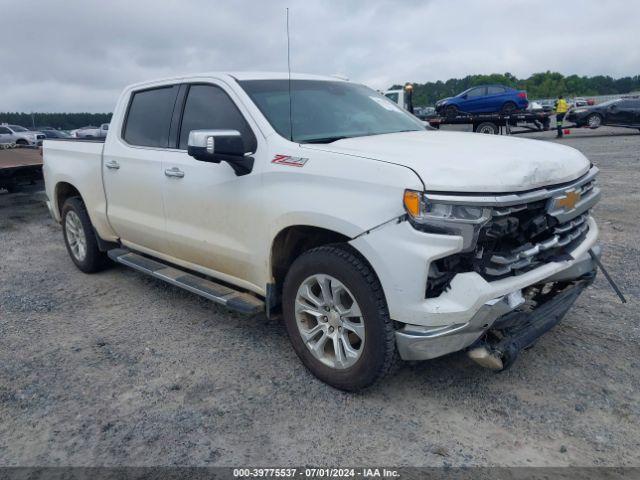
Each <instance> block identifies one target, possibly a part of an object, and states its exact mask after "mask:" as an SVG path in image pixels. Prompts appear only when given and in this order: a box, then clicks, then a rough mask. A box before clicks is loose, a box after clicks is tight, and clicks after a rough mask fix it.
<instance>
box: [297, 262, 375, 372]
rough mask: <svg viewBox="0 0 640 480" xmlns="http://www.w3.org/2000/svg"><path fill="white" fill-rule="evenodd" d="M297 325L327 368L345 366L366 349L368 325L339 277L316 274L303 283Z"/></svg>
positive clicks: (300, 288) (298, 299) (306, 341)
mask: <svg viewBox="0 0 640 480" xmlns="http://www.w3.org/2000/svg"><path fill="white" fill-rule="evenodd" d="M295 315H296V325H297V326H298V331H299V332H300V336H301V337H302V341H303V342H304V344H305V345H306V346H307V348H308V349H309V351H310V352H311V353H312V355H313V356H314V357H315V358H317V359H318V360H320V361H321V362H322V363H324V364H325V365H327V366H328V367H331V368H335V369H345V368H349V367H351V366H352V365H353V364H355V363H356V362H357V361H358V359H359V358H360V356H361V355H362V352H363V351H364V337H365V333H364V332H365V327H364V321H363V318H362V312H361V311H360V307H359V306H358V302H356V300H355V297H354V296H353V294H352V293H351V292H350V291H349V289H348V288H347V287H346V286H344V285H343V284H342V283H341V282H340V281H339V280H337V279H336V278H334V277H332V276H330V275H324V274H315V275H312V276H310V277H308V278H307V279H305V281H304V282H302V284H301V285H300V287H299V288H298V292H297V294H296V304H295Z"/></svg>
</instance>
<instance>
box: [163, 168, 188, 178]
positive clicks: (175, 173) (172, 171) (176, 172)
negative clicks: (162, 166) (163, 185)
mask: <svg viewBox="0 0 640 480" xmlns="http://www.w3.org/2000/svg"><path fill="white" fill-rule="evenodd" d="M164 174H165V175H166V176H167V177H176V178H182V177H184V172H183V171H182V170H180V169H179V168H178V167H173V168H167V169H166V170H165V171H164Z"/></svg>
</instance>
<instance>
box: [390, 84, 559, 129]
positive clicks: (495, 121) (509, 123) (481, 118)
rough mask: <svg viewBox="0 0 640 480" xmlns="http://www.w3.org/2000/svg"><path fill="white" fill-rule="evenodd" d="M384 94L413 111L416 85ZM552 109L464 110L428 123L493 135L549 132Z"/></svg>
mask: <svg viewBox="0 0 640 480" xmlns="http://www.w3.org/2000/svg"><path fill="white" fill-rule="evenodd" d="M384 95H385V96H386V97H387V98H388V99H390V100H391V101H393V102H394V103H397V104H398V105H399V106H401V107H402V108H404V109H405V110H407V111H409V112H410V113H413V86H412V85H411V84H406V85H405V86H404V88H403V89H394V90H387V91H386V92H384ZM552 115H553V112H546V111H524V112H514V113H511V114H501V113H497V112H496V113H464V112H460V113H459V114H458V115H455V116H442V115H434V116H431V117H428V118H427V119H426V122H427V123H428V124H429V125H430V126H431V127H433V128H436V129H439V128H440V126H442V125H471V126H472V129H473V131H474V132H476V133H488V134H491V135H498V134H506V135H516V134H519V133H527V132H538V131H542V130H544V131H547V130H549V128H550V125H551V116H552Z"/></svg>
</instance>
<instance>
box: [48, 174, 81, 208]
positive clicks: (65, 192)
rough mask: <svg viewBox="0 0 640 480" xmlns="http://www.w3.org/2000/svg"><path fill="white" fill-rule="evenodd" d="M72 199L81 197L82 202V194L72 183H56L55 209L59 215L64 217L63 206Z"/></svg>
mask: <svg viewBox="0 0 640 480" xmlns="http://www.w3.org/2000/svg"><path fill="white" fill-rule="evenodd" d="M71 197H80V199H81V200H82V194H81V193H80V191H79V190H78V189H77V188H76V187H75V186H74V185H72V184H71V183H69V182H64V181H61V182H58V183H56V186H55V190H54V201H55V205H54V208H55V210H56V212H58V215H60V216H62V206H63V205H64V202H66V201H67V199H69V198H71ZM83 202H84V200H83Z"/></svg>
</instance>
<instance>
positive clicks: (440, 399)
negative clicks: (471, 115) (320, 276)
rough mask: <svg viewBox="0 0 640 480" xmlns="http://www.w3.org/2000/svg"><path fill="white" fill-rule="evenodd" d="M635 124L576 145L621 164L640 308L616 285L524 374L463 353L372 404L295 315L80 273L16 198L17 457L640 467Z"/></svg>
mask: <svg viewBox="0 0 640 480" xmlns="http://www.w3.org/2000/svg"><path fill="white" fill-rule="evenodd" d="M617 132H619V134H615V135H612V134H610V133H608V131H607V130H606V129H600V130H598V131H597V132H579V133H578V134H575V135H573V134H572V135H569V136H568V137H567V138H566V139H564V140H562V142H563V143H565V144H567V145H571V146H574V147H576V148H578V149H580V150H582V151H583V152H584V153H585V154H586V155H587V156H588V157H589V158H590V159H591V160H592V161H593V162H594V163H595V164H596V165H598V166H599V167H600V169H601V175H600V183H601V185H602V187H603V190H604V197H603V200H602V202H601V203H600V205H599V206H598V207H597V208H596V217H597V219H598V221H599V224H600V228H601V238H602V243H603V245H604V247H605V257H604V263H605V264H606V265H607V266H608V267H609V269H610V271H611V273H612V275H613V276H614V277H615V278H616V279H617V280H618V282H619V284H620V286H621V288H622V289H623V291H624V292H625V293H626V295H627V297H628V299H629V303H628V304H626V305H621V304H620V303H619V302H618V300H617V299H616V297H615V295H614V294H613V293H612V292H611V290H610V289H609V287H608V286H607V284H606V283H605V281H604V279H603V277H602V276H600V277H599V278H598V280H597V281H596V283H595V285H594V286H593V287H591V288H590V289H589V290H587V291H586V292H585V294H584V295H583V296H582V297H581V298H580V299H579V301H578V303H577V305H576V306H575V307H574V308H573V310H571V312H570V313H569V315H568V316H567V317H566V318H565V320H564V321H563V322H562V323H561V324H560V325H559V326H557V327H556V328H555V329H554V330H553V331H552V332H550V333H549V334H547V335H546V336H545V337H543V338H542V339H541V340H540V341H539V342H538V344H537V345H536V346H535V347H534V348H533V349H531V350H529V351H527V352H525V353H524V354H522V356H521V358H520V359H519V361H518V362H517V363H516V365H515V366H514V367H513V368H512V369H511V370H509V371H507V372H505V373H501V374H493V373H491V372H489V371H486V370H483V369H481V368H480V367H477V366H475V365H474V364H473V363H472V362H470V361H469V360H468V359H467V358H466V357H465V356H464V355H462V354H454V355H450V356H448V357H445V358H441V359H437V360H434V361H431V362H424V363H417V364H411V365H409V364H406V365H404V366H402V367H401V368H400V370H399V371H398V372H397V374H396V375H395V376H394V377H392V378H388V379H387V380H385V381H384V382H382V383H381V384H379V385H377V386H376V387H374V388H372V389H370V390H368V391H366V392H364V393H361V394H357V395H352V394H346V393H342V392H339V391H336V390H333V389H332V388H330V387H328V386H326V385H324V384H322V383H320V382H319V381H317V380H315V379H314V378H313V377H312V376H311V375H310V374H308V373H307V372H306V371H305V370H304V368H303V367H302V365H301V364H300V362H299V361H298V360H297V358H296V356H295V354H294V353H293V350H292V349H291V347H290V346H289V342H288V340H287V337H286V333H285V330H284V327H283V326H282V325H281V324H280V323H278V322H271V321H268V320H266V319H265V318H264V317H263V316H257V317H254V318H245V317H242V316H236V315H234V314H230V313H228V312H227V311H225V310H224V309H222V308H218V307H217V306H215V305H213V304H212V303H209V302H207V301H205V300H202V299H200V298H198V297H196V296H194V295H191V294H189V293H186V292H183V291H181V290H178V289H176V288H173V287H170V286H166V285H164V284H162V283H160V282H158V281H154V280H152V279H149V278H147V277H145V276H143V275H141V274H138V273H135V272H133V271H131V270H127V269H125V268H121V267H116V266H114V267H113V268H111V269H110V270H108V271H106V272H104V273H101V274H97V275H90V276H89V275H84V274H82V273H80V272H79V271H78V270H76V268H75V267H74V266H73V264H72V263H71V261H70V260H69V258H68V256H67V253H66V251H65V249H64V246H63V243H62V238H61V230H60V227H59V226H58V225H57V224H55V223H54V222H53V221H52V220H50V218H49V216H48V213H47V211H46V208H45V206H44V204H43V203H42V202H41V197H40V196H39V195H37V194H34V193H30V192H23V193H18V194H12V195H9V194H0V245H1V246H2V254H1V258H2V261H1V262H0V465H243V466H246V465H265V464H271V465H273V464H277V465H305V464H306V465H321V466H345V465H351V466H353V465H363V464H365V465H371V464H377V465H416V466H417V465H432V466H441V465H468V466H470V465H527V466H532V465H626V466H631V465H635V466H638V465H640V427H639V425H640V381H639V379H640V373H639V372H640V357H639V353H640V349H639V348H638V341H639V339H640V328H639V326H638V322H639V320H640V309H639V308H638V307H639V306H640V281H639V278H640V274H639V271H640V243H639V241H638V239H639V238H640V221H639V220H640V213H638V206H639V205H640V186H639V185H640V168H639V167H640V135H639V134H638V133H637V132H635V131H628V132H625V131H620V130H618V131H617ZM531 136H532V137H535V138H539V139H541V140H543V139H544V140H551V139H552V137H553V133H552V132H546V133H541V134H535V135H531Z"/></svg>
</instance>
